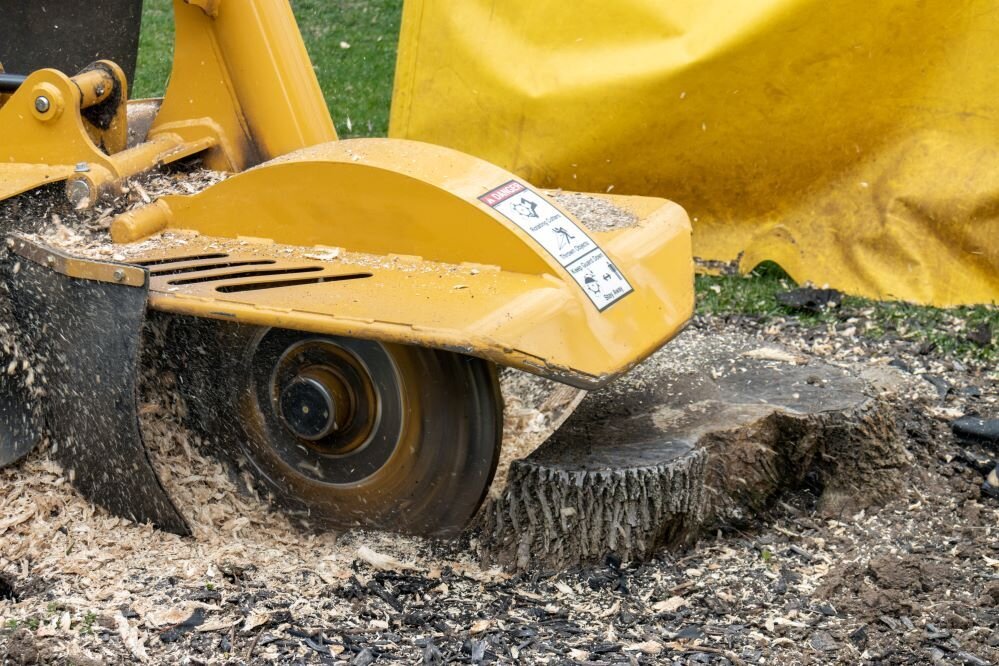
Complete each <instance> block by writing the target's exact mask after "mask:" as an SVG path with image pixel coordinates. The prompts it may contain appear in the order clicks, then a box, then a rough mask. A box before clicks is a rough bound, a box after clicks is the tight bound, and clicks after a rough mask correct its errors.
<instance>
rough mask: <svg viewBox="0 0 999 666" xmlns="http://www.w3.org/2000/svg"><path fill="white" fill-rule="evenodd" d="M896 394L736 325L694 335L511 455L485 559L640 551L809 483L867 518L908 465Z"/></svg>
mask: <svg viewBox="0 0 999 666" xmlns="http://www.w3.org/2000/svg"><path fill="white" fill-rule="evenodd" d="M899 381H900V382H901V381H902V379H901V378H899ZM891 389H892V382H891V381H890V379H889V380H888V381H886V380H885V378H884V376H883V374H882V376H881V377H880V378H879V382H878V388H877V389H876V388H875V387H874V386H872V384H871V383H870V382H868V381H867V380H866V379H864V378H862V377H860V376H857V375H855V374H852V373H851V372H849V371H847V370H845V369H842V368H839V367H835V366H832V365H829V364H827V363H824V362H822V361H819V360H817V359H809V358H805V357H802V356H800V355H796V354H793V353H791V352H788V351H786V350H783V349H779V348H775V347H772V346H770V347H765V346H763V345H762V344H761V343H760V342H759V341H756V340H753V339H751V338H749V337H748V336H745V335H743V334H739V333H737V332H732V333H731V334H729V333H726V336H725V337H724V338H722V337H719V336H711V335H707V334H703V333H699V332H697V331H688V332H687V333H685V334H684V335H683V336H681V337H680V338H678V339H677V340H675V341H674V342H673V343H671V344H670V345H667V346H666V347H665V348H664V349H662V350H661V351H659V352H658V353H657V354H655V355H654V356H652V357H651V358H650V359H648V360H647V361H646V362H645V363H643V364H642V365H641V366H639V367H638V368H636V369H635V370H634V371H632V373H630V374H629V375H627V376H626V377H624V378H623V379H621V380H619V381H617V382H615V383H614V384H612V385H611V386H609V387H607V388H605V389H602V390H600V391H596V392H593V393H591V394H589V395H587V397H586V398H585V399H584V400H583V401H582V402H581V403H580V405H579V407H578V408H577V409H576V411H575V413H573V414H572V416H570V417H569V418H568V420H566V421H565V423H564V424H563V425H562V427H561V428H560V429H559V430H558V431H557V432H556V433H555V434H554V435H553V436H552V437H551V439H549V440H548V441H547V442H545V443H544V444H543V445H542V446H541V447H540V448H538V449H537V450H535V451H534V452H533V453H531V454H530V455H529V456H527V457H526V458H524V459H522V460H517V461H514V462H513V463H512V465H511V467H510V471H509V475H508V479H507V484H506V487H505V488H504V489H503V491H502V493H501V494H500V495H499V497H497V498H494V499H492V500H491V501H490V502H489V503H488V504H487V505H486V506H485V507H484V508H483V511H482V512H481V513H480V517H479V520H478V525H477V526H478V528H479V550H480V554H481V556H482V557H483V559H484V560H485V561H486V562H487V563H498V564H502V565H504V566H508V567H513V568H521V569H523V568H529V567H538V566H553V567H564V566H567V565H573V564H578V563H583V562H588V561H597V560H600V559H602V558H604V557H605V556H606V555H608V554H614V555H616V556H618V557H620V558H621V559H623V560H636V559H644V558H648V557H649V556H651V555H652V554H653V553H654V552H655V551H656V550H657V549H658V548H660V547H663V546H671V545H679V544H684V543H688V542H690V541H692V540H694V539H696V538H697V537H698V536H699V535H700V534H701V533H703V532H704V530H706V529H709V528H712V527H714V526H717V525H719V524H722V523H724V524H733V523H734V524H738V523H742V522H745V521H746V520H749V519H751V518H753V517H754V516H757V515H758V514H759V513H760V512H761V511H763V510H764V509H766V508H767V507H768V506H769V505H770V504H771V503H772V502H773V501H774V500H775V499H776V498H777V497H778V496H779V495H780V494H781V493H782V492H784V491H787V490H790V489H794V488H799V487H801V486H802V485H803V484H804V483H805V482H806V480H807V482H808V483H809V485H810V486H814V487H815V488H816V489H817V491H818V492H819V493H820V495H819V504H818V507H819V510H820V511H822V512H824V513H826V514H835V515H841V514H846V513H853V512H856V511H857V510H859V509H860V508H863V507H864V506H868V505H870V504H872V503H876V502H879V501H881V500H882V499H884V498H886V497H888V496H890V494H891V493H892V492H893V491H894V490H895V489H897V487H898V484H899V482H900V479H901V474H900V473H899V472H900V470H901V469H903V468H904V467H905V466H906V465H908V464H909V462H910V455H909V454H908V452H907V451H906V450H905V447H904V445H903V441H902V437H901V435H900V433H899V432H898V426H897V425H896V421H897V419H896V416H897V415H898V413H899V412H898V410H899V407H897V406H896V404H895V402H894V401H893V400H892V399H891V394H892V390H891Z"/></svg>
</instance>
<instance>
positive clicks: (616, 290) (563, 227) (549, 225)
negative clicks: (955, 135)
mask: <svg viewBox="0 0 999 666" xmlns="http://www.w3.org/2000/svg"><path fill="white" fill-rule="evenodd" d="M479 201H481V202H482V203H484V204H486V205H487V206H491V207H492V208H494V209H496V211H498V212H499V213H501V214H502V215H503V216H505V217H506V218H507V219H509V220H510V221H511V222H513V223H514V224H516V225H517V226H518V227H520V228H521V229H523V230H524V231H526V232H527V233H528V234H529V235H530V236H531V238H533V239H534V240H535V241H537V242H538V243H539V244H540V245H541V246H542V247H543V248H545V250H547V251H548V253H549V254H551V255H552V256H553V257H555V258H556V259H557V260H558V262H559V263H560V264H562V266H564V267H565V268H566V269H567V270H568V271H569V273H570V274H571V275H572V277H573V278H574V279H575V280H576V282H578V283H579V286H580V287H582V288H583V291H585V292H586V295H587V296H589V297H590V300H591V301H593V304H594V305H596V306H597V308H598V309H600V310H603V309H604V308H607V307H609V306H611V305H613V304H614V302H615V301H617V300H618V299H620V298H622V297H623V296H625V295H627V294H629V293H631V291H632V288H631V285H630V284H629V283H628V280H627V279H625V277H624V275H622V274H621V271H619V270H618V268H617V266H615V265H614V262H612V261H611V260H610V259H609V258H608V257H607V255H605V254H604V252H603V250H601V249H600V248H599V247H597V244H596V243H594V242H593V240H592V239H591V238H590V237H589V236H587V235H586V234H585V233H584V232H583V230H582V229H580V228H579V226H578V225H577V224H576V223H575V222H573V221H572V220H570V219H569V218H568V217H566V216H565V215H564V214H563V213H562V212H561V211H559V210H558V209H557V208H555V206H553V205H551V204H550V203H549V202H548V201H547V200H546V199H545V198H544V197H542V196H541V195H540V194H538V193H537V192H535V191H534V190H531V189H529V188H528V187H527V186H525V185H524V184H523V183H519V182H517V181H515V180H511V181H510V182H508V183H506V184H504V185H500V186H499V187H497V188H496V189H494V190H490V191H489V192H487V193H485V194H483V195H482V196H481V197H479Z"/></svg>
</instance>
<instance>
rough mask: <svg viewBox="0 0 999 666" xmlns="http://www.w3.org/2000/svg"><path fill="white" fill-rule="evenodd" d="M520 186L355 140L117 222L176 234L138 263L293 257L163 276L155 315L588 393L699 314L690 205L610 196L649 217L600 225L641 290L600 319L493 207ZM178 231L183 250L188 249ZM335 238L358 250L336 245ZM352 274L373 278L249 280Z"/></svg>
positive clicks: (135, 254) (121, 229)
mask: <svg viewBox="0 0 999 666" xmlns="http://www.w3.org/2000/svg"><path fill="white" fill-rule="evenodd" d="M512 178H514V177H513V175H512V174H510V173H509V172H506V171H504V170H502V169H499V168H498V167H495V166H493V165H491V164H488V163H486V162H483V161H481V160H478V159H476V158H473V157H470V156H468V155H464V154H462V153H458V152H455V151H452V150H448V149H445V148H441V147H437V146H432V145H429V144H421V143H416V142H410V141H396V140H385V139H356V140H350V141H341V142H338V143H329V144H323V145H321V146H315V147H313V148H309V149H305V150H301V151H297V152H295V153H291V154H289V155H287V156H285V157H282V158H279V159H277V160H274V161H272V162H270V163H267V164H265V165H262V166H260V167H258V168H255V169H251V170H249V171H246V172H244V173H242V174H239V175H236V176H234V177H232V178H230V179H228V180H226V181H224V182H222V183H220V184H218V185H215V186H213V187H211V188H209V189H207V190H205V191H204V192H202V193H200V194H197V195H192V196H170V197H164V198H162V199H160V200H159V201H158V202H157V203H156V204H153V205H151V206H149V207H147V208H146V209H141V210H140V211H139V212H138V214H137V215H136V214H133V215H129V216H123V217H120V218H118V219H117V220H116V221H115V222H114V224H113V225H112V233H113V235H114V236H115V238H116V239H122V240H124V239H128V240H131V239H134V238H137V237H140V236H141V235H142V233H141V231H142V230H143V229H145V230H147V231H149V230H156V229H165V235H164V236H163V237H162V239H161V241H160V243H161V244H162V245H160V246H159V247H158V246H157V243H140V244H138V245H136V246H134V247H135V248H137V249H136V250H127V248H128V246H125V248H126V251H128V252H129V260H130V261H139V260H151V259H161V258H163V257H179V256H193V255H199V254H218V253H222V254H225V255H226V258H225V259H224V261H225V262H230V261H231V262H233V263H241V262H242V261H245V260H247V257H248V256H249V257H256V258H258V259H259V258H261V257H263V258H267V259H271V260H274V261H275V262H278V264H277V265H276V266H267V267H265V268H263V269H257V268H244V267H241V266H240V267H238V268H232V269H228V268H226V267H221V268H219V269H218V270H217V272H213V273H209V275H211V276H212V277H213V278H214V279H213V280H211V281H203V280H199V281H196V282H190V283H186V282H172V283H171V282H170V280H166V279H162V280H158V279H156V276H155V274H154V276H153V278H154V279H153V281H152V283H151V285H152V290H153V295H152V297H151V299H150V305H151V306H152V307H153V308H155V309H160V310H164V311H168V312H174V313H180V314H189V315H195V316H202V317H214V318H221V319H228V320H236V321H242V322H246V323H251V324H259V325H267V326H281V327H288V328H295V329H302V330H310V331H316V332H322V333H332V334H340V335H349V336H355V337H362V338H373V339H379V340H386V341H391V342H403V343H409V344H420V345H425V346H433V347H441V348H446V349H452V350H457V351H461V352H463V353H468V354H471V355H475V356H481V357H484V358H487V359H489V360H492V361H495V362H497V363H500V364H503V365H511V366H514V367H518V368H521V369H524V370H527V371H529V372H534V373H537V374H541V375H544V376H548V377H552V378H555V379H558V380H560V381H565V382H568V383H572V384H575V385H578V386H585V387H588V388H593V387H596V386H599V385H602V384H604V383H606V382H607V381H609V380H610V379H612V378H613V377H615V376H617V375H618V374H620V373H622V372H624V371H626V370H627V369H628V368H630V367H631V366H632V365H634V364H635V363H637V362H638V361H640V360H641V359H643V358H645V357H646V356H647V355H649V354H651V353H652V352H653V351H655V350H656V349H658V348H659V347H660V346H662V345H663V344H665V342H666V341H668V340H669V339H670V338H672V337H673V336H674V335H676V334H677V333H678V332H679V331H680V330H681V328H682V327H683V325H684V324H685V323H686V321H687V319H688V318H689V316H690V313H691V311H692V308H693V284H692V272H693V267H692V262H691V258H690V228H689V221H688V219H687V216H686V214H685V213H684V212H683V209H682V208H680V207H679V206H677V205H676V204H673V203H671V202H668V201H662V200H655V199H648V198H641V197H634V198H630V197H608V198H609V199H610V200H611V201H613V203H615V204H616V205H619V206H621V207H624V208H625V209H626V210H630V211H631V212H632V213H633V214H634V215H635V216H636V218H637V219H638V220H639V222H638V223H637V224H636V225H635V226H632V227H629V228H626V229H621V230H615V231H610V232H603V233H596V232H590V233H589V237H590V238H592V239H593V240H594V241H596V243H597V244H598V245H599V246H600V247H601V248H602V249H603V251H604V252H605V253H606V254H607V256H608V257H610V258H611V259H612V260H613V261H614V262H615V263H616V265H617V267H618V268H619V269H620V271H621V272H622V273H623V274H624V275H625V276H626V277H627V279H628V280H629V281H630V283H631V286H632V287H633V289H634V291H633V292H632V293H630V294H628V295H626V296H624V297H623V298H621V299H620V300H619V301H617V302H616V303H614V304H613V305H611V306H610V307H608V308H606V309H604V310H603V311H600V310H598V308H597V307H596V306H595V305H594V304H593V303H592V302H590V300H589V299H588V298H587V296H586V294H585V292H584V291H583V288H582V287H581V285H579V284H577V283H576V282H575V281H573V279H572V277H571V276H570V274H569V272H568V271H567V270H566V269H565V268H563V267H562V265H561V264H560V263H559V262H558V261H557V260H555V258H554V257H552V256H551V255H549V254H548V253H546V252H545V251H544V249H543V248H542V247H541V246H540V245H539V244H538V243H537V242H536V241H535V240H534V239H533V238H532V237H531V236H530V235H529V234H527V233H526V232H525V231H523V230H522V229H521V228H520V227H518V226H517V225H515V224H514V223H513V222H511V221H510V220H509V219H507V218H506V217H504V216H503V215H501V214H499V213H498V212H496V211H495V210H494V209H493V208H491V207H489V206H487V205H485V204H484V203H482V202H480V201H479V199H478V197H480V196H481V195H484V194H485V193H487V192H489V191H490V190H492V189H494V188H496V187H497V186H501V185H503V184H505V183H507V182H509V181H510V180H511V179H512ZM548 201H549V202H550V203H552V204H553V205H556V206H557V204H554V202H551V200H548ZM563 212H564V211H563ZM567 217H570V219H571V216H568V214H567ZM151 218H154V219H155V218H158V219H159V222H158V223H151V222H149V219H151ZM137 220H138V221H137ZM178 232H179V233H181V234H182V236H181V238H182V241H183V242H180V243H177V244H176V245H173V246H172V245H171V240H170V239H171V238H176V236H172V235H171V234H176V233H178ZM190 233H195V234H198V236H195V237H194V238H190V237H188V235H189V234H190ZM240 236H248V237H253V238H252V239H247V238H244V239H242V240H240V239H239V238H238V237H240ZM331 246H335V247H340V248H343V250H342V251H337V252H332V253H331V252H330V249H329V248H330V247H331ZM331 254H334V255H336V258H335V260H332V261H331V262H327V263H325V264H322V263H321V264H320V265H321V266H322V267H323V270H322V272H302V273H289V274H279V275H271V274H269V275H261V276H258V277H253V276H250V277H239V278H232V279H223V277H224V276H225V275H228V274H229V273H227V272H226V271H227V270H228V271H232V272H235V273H236V274H242V273H243V272H244V271H247V270H250V271H254V270H267V271H269V272H270V271H274V270H275V269H278V270H283V269H286V268H291V269H295V268H302V267H303V266H308V265H310V264H313V265H314V264H316V261H315V257H324V256H328V255H331ZM310 257H311V258H312V260H311V261H310ZM219 261H220V259H219V258H218V257H214V258H212V259H211V260H210V261H208V263H209V264H212V263H213V262H214V263H218V262H219ZM303 262H304V263H303ZM337 275H353V276H358V275H369V276H367V277H354V278H351V279H342V280H340V279H324V281H321V282H317V283H312V282H309V283H306V284H295V285H293V286H279V285H277V286H269V287H268V288H254V289H249V288H246V285H251V284H255V283H265V284H270V283H271V282H278V281H282V280H293V281H295V280H300V279H303V278H304V279H306V280H308V279H310V278H312V279H318V278H329V277H335V276H337Z"/></svg>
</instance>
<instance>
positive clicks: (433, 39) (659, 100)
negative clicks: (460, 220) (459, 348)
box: [390, 0, 999, 306]
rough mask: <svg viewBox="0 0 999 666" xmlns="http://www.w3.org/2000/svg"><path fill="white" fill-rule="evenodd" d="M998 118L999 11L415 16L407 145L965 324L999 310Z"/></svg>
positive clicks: (830, 8)
mask: <svg viewBox="0 0 999 666" xmlns="http://www.w3.org/2000/svg"><path fill="white" fill-rule="evenodd" d="M997 106H999V0H988V1H986V0H922V1H917V0H881V1H880V2H869V0H840V1H838V2H828V1H824V0H670V1H669V2H666V1H663V0H658V1H657V0H616V2H613V3H608V2H604V1H602V0H601V1H597V0H577V1H576V2H573V3H565V2H554V1H552V0H540V1H539V0H504V2H495V1H493V0H463V1H462V2H454V3H451V2H430V1H426V0H406V4H405V7H404V10H403V25H402V36H401V43H400V48H399V59H398V65H397V71H396V81H395V96H394V100H393V109H392V118H391V129H390V134H391V135H393V136H397V137H405V138H411V139H418V140H423V141H430V142H433V143H438V144H443V145H447V146H451V147H454V148H457V149H459V150H463V151H465V152H469V153H472V154H474V155H478V156H481V157H483V158H485V159H488V160H490V161H492V162H495V163H497V164H499V165H500V166H503V167H506V168H507V169H510V170H511V171H514V172H516V173H518V174H520V175H522V176H523V177H525V178H527V179H528V180H530V181H532V182H533V183H535V184H536V185H539V186H542V187H561V188H565V189H571V190H581V191H596V192H605V191H609V190H610V191H613V192H614V193H617V194H642V195H653V196H659V197H665V198H669V199H672V200H674V201H677V202H679V203H680V204H682V205H683V206H684V207H685V208H686V209H687V211H688V213H689V214H690V217H691V219H692V220H693V223H694V252H695V255H696V256H697V257H698V258H700V259H705V260H712V261H722V262H737V263H738V266H739V268H740V269H741V270H743V271H748V270H750V269H752V268H753V267H754V266H756V265H757V264H759V263H760V262H762V261H764V260H773V261H776V262H777V263H779V264H780V265H781V266H782V267H783V268H784V269H785V270H786V271H787V272H788V273H790V275H791V276H792V277H793V278H794V279H795V280H796V281H798V282H806V281H810V282H812V283H814V284H817V285H820V286H821V285H828V286H831V287H835V288H837V289H841V290H843V291H846V292H848V293H852V294H858V295H863V296H868V297H873V298H878V299H901V300H907V301H912V302H917V303H925V304H933V305H941V306H947V305H958V304H970V303H989V302H995V301H997V300H999V108H997Z"/></svg>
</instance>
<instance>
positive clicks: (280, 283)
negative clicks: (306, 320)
mask: <svg viewBox="0 0 999 666" xmlns="http://www.w3.org/2000/svg"><path fill="white" fill-rule="evenodd" d="M369 277H371V273H347V274H345V275H324V276H322V277H313V278H299V279H297V280H270V281H268V282H250V283H248V284H227V285H222V286H221V287H216V288H215V291H218V292H221V293H223V294H232V293H239V292H241V291H257V290H258V289H279V288H281V287H297V286H299V285H303V284H322V283H323V282H340V281H341V280H360V279H363V278H369Z"/></svg>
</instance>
